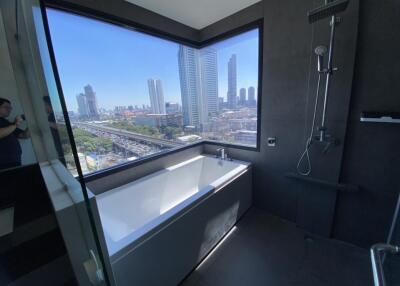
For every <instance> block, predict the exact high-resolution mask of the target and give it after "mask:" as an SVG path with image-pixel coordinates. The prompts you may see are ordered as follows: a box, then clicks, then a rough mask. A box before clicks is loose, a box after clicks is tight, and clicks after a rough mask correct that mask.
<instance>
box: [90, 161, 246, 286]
mask: <svg viewBox="0 0 400 286" xmlns="http://www.w3.org/2000/svg"><path fill="white" fill-rule="evenodd" d="M249 170H251V168H250V164H249V163H247V162H242V161H237V160H233V161H227V160H220V159H218V158H215V157H212V156H208V155H200V156H196V157H194V158H192V159H189V160H187V161H184V162H182V163H179V164H177V165H174V166H171V167H169V168H166V169H163V170H161V171H158V172H155V173H153V174H150V175H148V176H146V177H143V178H140V179H138V180H136V181H133V182H131V183H128V184H126V185H123V186H121V187H118V188H115V189H112V190H110V191H107V192H105V193H103V194H100V195H97V196H96V203H97V209H98V213H99V216H100V221H101V227H102V232H103V240H104V241H105V243H104V244H105V245H106V248H107V252H108V256H109V259H110V264H111V265H112V272H113V275H114V276H115V277H114V279H115V281H116V284H117V285H176V284H177V283H179V281H180V280H182V279H183V278H184V277H185V276H186V275H187V274H188V273H189V272H190V270H191V269H193V267H195V266H196V264H197V263H199V262H200V261H201V259H203V258H204V256H206V255H207V253H208V252H209V251H210V250H211V249H212V248H213V247H214V246H215V244H216V243H217V242H218V241H219V240H220V239H221V238H222V237H223V236H224V234H226V233H227V232H228V231H229V229H230V228H231V227H232V226H233V225H234V224H235V223H236V221H237V219H239V217H240V216H241V215H242V214H243V213H244V211H245V210H246V209H247V208H248V207H250V205H251V175H250V172H249ZM190 254H191V255H190ZM171 259H172V260H171ZM145 261H147V263H145ZM169 267H173V269H171V270H170V271H168V269H169ZM154 269H158V271H157V273H154ZM171 271H173V272H174V275H171ZM175 273H177V274H176V275H175ZM154 275H156V276H157V279H156V280H153V279H154ZM163 275H164V276H165V278H163V279H164V280H162V281H163V283H162V284H159V280H158V279H159V278H160V277H163ZM157 281H158V282H157Z"/></svg>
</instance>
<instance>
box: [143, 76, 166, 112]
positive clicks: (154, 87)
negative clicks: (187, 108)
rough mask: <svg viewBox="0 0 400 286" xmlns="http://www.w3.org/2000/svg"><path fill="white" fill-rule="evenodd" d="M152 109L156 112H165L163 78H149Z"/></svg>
mask: <svg viewBox="0 0 400 286" xmlns="http://www.w3.org/2000/svg"><path fill="white" fill-rule="evenodd" d="M147 84H148V87H149V96H150V105H151V111H152V112H153V113H154V114H165V102H164V93H163V89H162V83H161V80H159V79H157V80H154V79H152V78H151V79H148V80H147Z"/></svg>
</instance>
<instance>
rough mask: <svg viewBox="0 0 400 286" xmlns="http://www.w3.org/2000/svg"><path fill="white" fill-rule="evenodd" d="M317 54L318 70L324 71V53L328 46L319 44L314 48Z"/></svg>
mask: <svg viewBox="0 0 400 286" xmlns="http://www.w3.org/2000/svg"><path fill="white" fill-rule="evenodd" d="M314 52H315V54H316V55H317V56H318V72H319V73H322V72H324V55H325V54H326V53H327V52H328V49H327V47H325V46H318V47H316V48H315V50H314Z"/></svg>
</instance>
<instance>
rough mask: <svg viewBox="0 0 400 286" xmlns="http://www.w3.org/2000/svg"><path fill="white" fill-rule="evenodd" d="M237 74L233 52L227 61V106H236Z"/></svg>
mask: <svg viewBox="0 0 400 286" xmlns="http://www.w3.org/2000/svg"><path fill="white" fill-rule="evenodd" d="M236 81H237V75H236V55H235V54H233V55H232V56H231V58H230V59H229V61H228V95H227V96H228V107H229V108H236V106H237V82H236Z"/></svg>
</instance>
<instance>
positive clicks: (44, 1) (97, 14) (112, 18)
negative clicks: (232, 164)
mask: <svg viewBox="0 0 400 286" xmlns="http://www.w3.org/2000/svg"><path fill="white" fill-rule="evenodd" d="M40 7H41V12H42V13H41V14H42V17H43V25H44V29H45V34H46V41H47V47H48V49H49V55H50V60H51V64H52V68H53V73H54V77H55V81H56V85H57V90H58V94H59V97H60V102H61V105H62V108H63V114H64V118H65V123H66V125H67V132H68V136H69V137H70V138H72V140H71V145H72V150H73V152H74V150H75V151H76V150H77V148H76V144H75V138H74V136H73V133H72V127H71V122H70V120H69V116H68V112H67V105H66V102H65V97H64V93H63V89H62V85H61V80H60V76H59V72H58V68H57V64H56V58H55V53H54V49H53V44H52V40H51V36H50V29H49V23H48V19H47V11H46V8H51V9H56V10H60V11H63V12H67V13H71V14H75V15H78V16H82V17H86V18H89V19H94V20H99V21H102V22H106V23H109V24H113V25H116V26H119V27H123V28H127V29H130V30H133V31H137V32H141V33H144V34H147V35H151V36H155V37H158V38H160V39H164V40H168V41H173V42H175V43H178V44H182V45H186V46H189V47H193V48H197V49H200V48H204V47H208V46H210V45H213V44H215V43H218V42H221V41H223V40H227V39H229V38H232V37H235V36H237V35H240V34H242V33H245V32H247V31H250V30H253V29H258V87H257V138H256V146H248V145H244V144H235V143H227V142H220V141H213V140H208V139H203V140H200V141H196V142H194V143H191V144H187V145H185V146H182V147H177V148H173V149H169V150H165V151H161V152H157V153H154V154H151V155H148V156H144V157H141V158H138V159H136V160H134V161H131V162H125V163H122V164H118V165H115V166H111V167H109V168H105V169H102V170H98V171H95V172H92V173H88V174H85V175H83V173H82V170H81V167H80V164H79V162H77V163H78V164H79V166H77V168H78V175H79V177H82V178H84V180H85V181H86V182H89V181H92V180H95V179H97V178H100V177H103V176H108V175H110V174H112V173H117V172H120V171H123V170H125V169H128V168H131V167H134V166H138V165H140V164H143V163H146V162H149V161H153V160H156V159H158V158H160V157H163V156H167V155H170V154H173V153H177V152H180V151H183V150H186V149H189V148H192V147H196V146H199V145H217V146H222V147H226V148H232V149H241V150H247V151H254V152H260V144H261V102H262V78H263V42H264V39H263V36H264V33H263V30H264V29H263V28H264V24H263V23H264V21H263V19H258V20H255V21H252V22H250V23H247V24H245V25H242V26H240V27H237V28H233V29H231V30H229V31H226V32H223V33H221V34H219V35H217V36H214V37H212V38H209V39H207V40H204V41H193V40H190V39H186V38H183V37H180V36H178V35H175V34H171V33H167V32H165V31H161V30H159V29H156V28H154V27H150V26H147V25H143V24H140V23H137V22H135V21H132V20H127V19H125V18H121V17H118V16H116V15H113V14H109V13H104V12H101V11H98V10H95V9H91V8H88V7H86V6H82V5H78V4H74V3H71V2H66V1H62V0H40ZM75 161H76V160H75Z"/></svg>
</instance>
